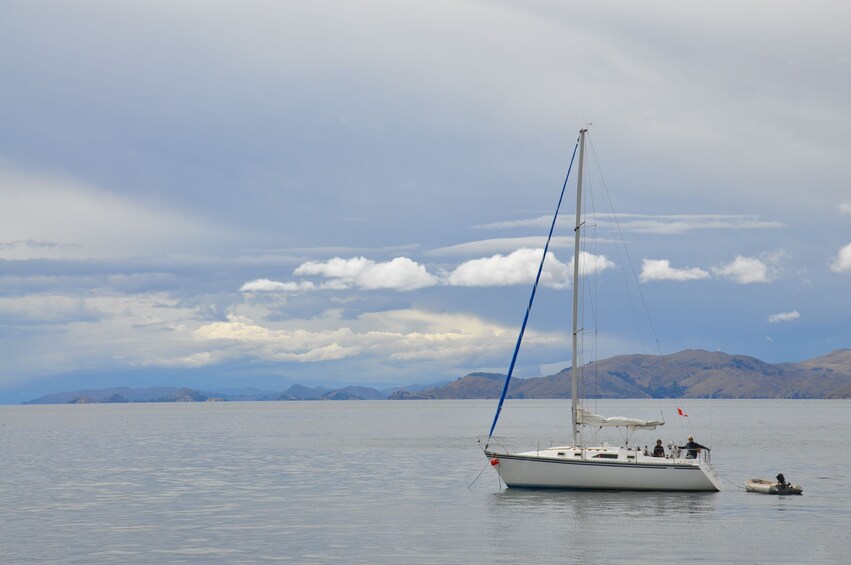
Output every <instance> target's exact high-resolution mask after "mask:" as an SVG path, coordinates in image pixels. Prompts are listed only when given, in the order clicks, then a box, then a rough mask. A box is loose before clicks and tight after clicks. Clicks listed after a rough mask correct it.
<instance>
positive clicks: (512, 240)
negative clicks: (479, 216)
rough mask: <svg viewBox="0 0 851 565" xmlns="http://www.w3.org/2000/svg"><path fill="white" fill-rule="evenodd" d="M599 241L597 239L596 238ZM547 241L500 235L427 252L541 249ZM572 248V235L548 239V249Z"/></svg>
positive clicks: (439, 253) (536, 237) (462, 253)
mask: <svg viewBox="0 0 851 565" xmlns="http://www.w3.org/2000/svg"><path fill="white" fill-rule="evenodd" d="M598 241H599V240H598ZM546 243H547V238H546V236H529V237H502V238H494V239H483V240H480V241H470V242H467V243H459V244H458V245H450V246H447V247H439V248H437V249H432V250H431V251H429V252H428V254H429V255H438V256H440V255H484V254H488V253H490V254H494V253H510V252H512V251H517V250H518V249H523V248H535V247H539V248H541V249H543V247H544V245H545V244H546ZM566 248H571V249H572V248H573V237H567V236H556V237H553V238H552V240H551V241H550V249H566Z"/></svg>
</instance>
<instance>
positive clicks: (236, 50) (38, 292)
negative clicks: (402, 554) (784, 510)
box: [0, 0, 851, 402]
mask: <svg viewBox="0 0 851 565" xmlns="http://www.w3.org/2000/svg"><path fill="white" fill-rule="evenodd" d="M0 13H2V17H0V44H2V49H0V76H2V77H3V79H2V80H3V85H2V87H0V336H2V339H0V402H20V401H23V400H28V399H31V398H34V397H36V396H39V395H40V394H45V393H48V392H57V391H63V390H77V389H80V388H106V387H111V386H121V385H127V386H136V387H142V386H196V387H204V386H206V387H207V388H209V389H212V388H216V387H218V388H219V389H222V388H225V387H232V388H236V387H259V388H265V389H270V390H284V389H286V388H288V387H289V386H290V385H291V384H295V383H300V384H304V385H307V386H320V385H322V386H346V385H349V384H356V385H366V386H374V387H376V388H390V387H394V386H404V385H409V384H414V383H420V384H427V383H433V382H440V381H446V380H454V379H456V378H459V377H461V376H463V375H465V374H467V373H469V372H471V371H493V372H500V373H504V372H506V371H507V368H508V365H509V362H510V360H511V354H512V351H513V348H514V344H515V342H516V339H517V334H518V331H519V327H520V324H521V322H522V320H523V315H524V312H525V309H526V305H527V303H528V298H529V293H530V291H531V285H532V281H533V279H534V275H535V272H536V270H537V267H538V262H539V261H540V258H541V254H542V249H543V244H544V241H545V237H546V235H547V231H548V228H549V224H550V222H551V220H552V215H553V212H554V209H555V205H556V202H557V201H558V198H559V193H560V191H561V188H562V184H563V182H564V177H565V174H566V171H567V167H568V164H569V162H570V157H571V154H572V152H573V149H574V146H575V143H576V138H577V132H578V130H579V129H580V128H583V127H588V129H589V143H588V147H589V157H590V159H589V166H588V173H589V175H588V177H589V183H590V184H591V185H593V186H594V187H599V188H602V194H603V196H601V197H600V199H599V200H592V199H591V197H589V199H588V202H589V203H591V202H593V205H594V209H595V210H598V209H599V210H602V209H603V208H604V207H603V206H602V204H604V203H605V204H606V205H608V204H609V203H611V207H612V209H613V210H614V212H615V213H616V214H617V215H616V216H612V215H611V214H608V215H607V214H601V215H598V216H595V218H594V220H593V224H591V223H589V226H593V229H592V230H589V231H593V232H594V233H595V234H596V236H597V241H598V244H597V247H595V248H594V249H593V250H591V251H589V253H590V254H589V255H588V256H587V259H588V261H589V262H588V263H587V264H588V265H589V266H593V269H589V270H593V271H594V272H595V273H596V276H595V279H594V280H595V281H596V282H595V283H594V285H593V287H594V289H596V291H595V292H596V293H597V294H595V295H594V296H595V298H594V299H593V303H594V304H595V305H597V306H595V308H594V310H593V311H594V315H595V316H596V322H597V324H596V328H597V329H596V331H595V332H593V333H592V332H590V331H589V332H588V334H587V335H588V336H593V337H586V339H587V340H588V341H593V344H594V348H595V349H596V354H597V355H598V356H599V357H600V358H605V357H608V356H611V355H617V354H630V353H651V354H655V353H658V352H660V351H661V352H662V353H673V352H676V351H680V350H682V349H688V348H699V349H706V350H721V351H725V352H728V353H737V354H744V355H752V356H755V357H758V358H760V359H763V360H765V361H769V362H781V361H801V360H805V359H808V358H812V357H815V356H819V355H823V354H826V353H828V352H830V351H832V350H834V349H839V348H848V347H851V301H850V300H849V296H851V293H849V290H851V158H849V155H851V97H850V96H849V92H851V36H849V34H848V33H847V28H848V22H849V21H851V5H849V4H848V3H846V2H840V1H838V0H836V1H818V0H817V1H808V2H790V1H770V2H769V1H754V2H748V3H744V4H743V3H741V2H732V1H727V0H721V1H718V2H713V3H712V4H705V5H704V4H699V5H695V4H694V3H682V2H673V1H661V2H653V3H637V2H630V1H619V0H613V1H605V2H580V1H563V0H562V1H534V0H530V1H525V2H507V1H465V0H453V1H451V2H450V1H442V0H429V1H404V0H393V1H384V0H375V1H358V2H349V1H340V0H317V1H311V2H293V1H285V2H273V1H246V2H232V1H225V0H221V1H216V0H210V1H204V2H200V1H191V0H183V1H180V2H174V1H167V2H166V1H156V0H149V1H146V2H136V3H127V2H107V1H83V0H80V1H74V2H66V1H53V2H52V1H14V0H5V1H4V2H2V4H0ZM587 124H591V125H587ZM574 174H575V172H574ZM572 188H573V185H572V183H569V185H568V189H569V190H568V194H567V195H566V196H565V203H564V205H563V208H562V210H561V216H560V220H559V222H558V225H557V226H556V228H557V229H556V234H555V237H554V240H553V244H552V245H551V247H550V254H551V255H550V257H549V259H548V261H547V262H546V263H545V268H544V271H543V276H542V283H541V288H540V289H539V291H538V295H537V297H536V303H535V308H533V311H532V315H531V316H530V321H529V329H528V330H527V333H526V336H525V340H524V344H523V348H522V349H521V354H520V357H519V358H518V364H517V368H516V369H515V374H516V375H517V376H520V377H533V376H541V375H547V374H552V373H553V372H555V371H557V370H559V369H561V368H563V367H566V366H569V365H570V357H571V353H570V331H571V330H570V307H571V306H570V286H571V282H570V275H571V272H572V261H573V243H572V236H573V231H572V224H571V222H572V215H573V213H574V206H575V200H573V199H574V198H575V197H574V196H572V192H571V190H572ZM598 205H599V206H598ZM618 235H622V236H623V239H624V240H625V241H626V244H627V245H626V248H625V249H626V251H624V250H622V248H621V247H620V246H617V245H615V244H614V243H613V242H614V241H615V236H618ZM581 264H582V263H581ZM630 279H634V280H635V281H636V282H635V285H634V288H635V289H636V293H635V294H634V298H629V297H630V296H632V294H631V293H632V292H633V291H627V292H622V291H617V290H616V284H618V283H622V282H623V281H625V280H626V281H628V280H630ZM606 291H609V294H610V295H611V296H613V299H612V300H606V299H604V298H603V296H605V295H606V294H607V292H606ZM638 291H640V293H639V292H638ZM628 298H629V300H627V299H628ZM539 304H540V306H539ZM645 306H646V310H647V311H648V312H649V313H650V319H651V320H652V327H651V328H652V329H651V330H650V332H649V333H648V332H647V330H646V329H642V326H641V324H640V323H639V318H640V317H641V316H640V315H639V316H637V315H636V312H638V313H639V314H641V312H643V311H644V310H645Z"/></svg>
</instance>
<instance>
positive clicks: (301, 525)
mask: <svg viewBox="0 0 851 565" xmlns="http://www.w3.org/2000/svg"><path fill="white" fill-rule="evenodd" d="M661 407H662V408H663V409H664V415H665V417H666V419H667V421H668V424H667V425H666V426H665V427H664V428H661V429H659V430H657V431H654V432H644V433H640V435H637V436H636V438H637V439H638V441H637V442H634V443H639V444H641V445H644V444H645V443H646V444H651V445H652V443H653V442H654V441H655V439H656V437H657V436H658V437H661V438H664V439H665V443H666V444H667V440H668V439H673V440H675V441H682V440H684V439H685V437H686V436H687V435H688V434H689V433H692V432H693V433H694V435H695V437H696V439H697V441H699V442H700V443H704V444H709V443H711V445H712V448H713V449H712V459H713V463H714V465H715V466H716V468H717V469H718V471H719V472H720V473H721V475H722V476H723V477H724V479H725V481H724V484H725V490H724V491H722V492H720V493H701V494H666V493H627V492H608V493H600V492H551V491H529V490H513V489H512V490H506V489H505V488H502V489H500V485H499V482H498V478H497V475H496V473H495V472H494V471H493V469H491V468H490V467H489V466H487V465H486V461H485V458H484V456H483V455H482V452H481V449H480V447H479V446H478V444H477V441H476V439H477V438H476V436H477V435H480V434H483V433H486V432H487V429H488V428H489V426H490V422H491V419H492V417H493V411H494V408H495V401H418V402H417V401H411V402H391V401H378V402H365V401H361V402H256V403H254V402H245V403H200V404H101V405H61V406H59V405H57V406H0V562H2V563H163V562H167V563H256V562H265V561H280V562H288V563H327V562H339V563H489V564H490V563H533V562H534V563H571V562H582V563H645V562H655V563H677V564H681V563H683V562H684V561H699V562H708V563H719V562H730V563H790V564H791V563H795V564H797V563H848V562H849V559H851V533H849V528H851V485H849V471H848V470H849V468H851V455H849V453H851V452H849V450H848V447H849V445H851V403H849V402H848V401H805V400H794V401H775V400H763V401H724V400H714V401H689V403H688V404H687V411H688V413H689V418H688V419H686V418H677V417H674V416H672V415H671V414H673V413H674V410H673V408H672V405H671V404H670V403H669V402H668V401H663V405H662V406H661ZM592 408H595V409H597V410H599V411H600V412H601V413H605V414H608V415H629V416H636V417H648V418H656V417H658V416H659V404H658V403H656V402H655V401H607V402H602V401H601V402H600V403H599V404H598V405H597V406H592ZM566 410H567V405H566V404H565V402H564V401H536V400H535V401H533V400H524V401H515V402H509V403H507V404H506V408H505V409H504V410H503V419H504V421H503V420H501V421H500V426H498V428H497V434H498V435H511V436H516V437H520V438H535V437H540V438H542V439H544V438H546V437H548V436H552V437H555V434H557V433H558V431H557V426H556V425H555V424H556V422H557V421H559V420H561V421H565V420H566V419H567V418H566ZM689 424H690V425H692V426H694V428H690V427H688V426H689ZM483 468H484V473H483V474H482V475H481V477H480V478H479V479H478V480H475V479H476V477H477V475H479V473H480V471H482V469H483ZM781 471H782V472H783V473H784V474H785V475H786V477H787V479H789V480H792V481H793V482H798V483H801V484H802V485H803V486H804V494H803V496H797V497H776V496H765V495H757V494H750V493H746V492H745V491H744V490H743V488H742V487H743V485H744V481H745V480H746V479H747V478H751V477H764V478H772V477H774V475H775V474H777V473H778V472H781ZM474 480H475V482H474ZM470 483H473V485H472V486H470V487H468V485H470Z"/></svg>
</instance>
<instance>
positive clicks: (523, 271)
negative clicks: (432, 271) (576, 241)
mask: <svg viewBox="0 0 851 565" xmlns="http://www.w3.org/2000/svg"><path fill="white" fill-rule="evenodd" d="M542 253H543V250H542V249H518V250H517V251H515V252H513V253H510V254H508V255H501V254H497V255H493V256H491V257H486V258H482V259H473V260H470V261H466V262H464V263H462V264H460V265H459V266H458V267H456V268H455V270H454V271H452V272H451V273H449V275H448V276H447V279H446V280H447V282H448V283H449V284H450V285H453V286H510V285H516V284H531V283H533V282H534V281H535V276H536V275H537V273H538V266H539V264H540V262H541V254H542ZM579 257H580V269H582V271H583V272H584V273H585V274H590V273H593V272H599V271H603V270H605V269H608V268H611V267H614V265H615V264H614V263H612V262H611V261H609V260H608V259H607V258H606V257H605V256H603V255H592V254H591V253H587V252H585V251H582V252H580V254H579ZM572 273H573V260H572V259H571V261H570V262H569V263H567V264H565V263H563V262H561V261H559V260H558V259H557V258H556V257H555V255H553V254H552V253H548V254H547V260H546V262H545V263H544V268H543V271H541V284H543V285H544V286H550V287H553V288H564V287H566V286H568V285H569V284H570V280H571V277H572V276H573V275H572Z"/></svg>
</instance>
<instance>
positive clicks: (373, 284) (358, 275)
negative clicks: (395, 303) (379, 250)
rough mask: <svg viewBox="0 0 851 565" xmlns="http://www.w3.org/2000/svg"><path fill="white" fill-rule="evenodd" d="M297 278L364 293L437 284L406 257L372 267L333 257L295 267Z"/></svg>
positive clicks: (372, 263)
mask: <svg viewBox="0 0 851 565" xmlns="http://www.w3.org/2000/svg"><path fill="white" fill-rule="evenodd" d="M293 274H295V275H297V276H319V277H324V278H326V279H330V280H329V281H327V282H326V283H324V285H323V287H325V288H337V289H343V288H349V287H352V286H356V287H358V288H362V289H366V290H378V289H389V290H399V291H405V290H417V289H420V288H425V287H429V286H433V285H435V284H437V283H438V279H437V277H435V276H433V275H431V274H429V272H428V271H427V270H426V268H425V267H424V266H422V265H420V264H419V263H416V262H415V261H412V260H411V259H409V258H407V257H396V258H395V259H393V260H392V261H387V262H383V263H376V262H375V261H372V260H370V259H367V258H366V257H355V258H352V259H343V258H341V257H335V258H333V259H331V260H329V261H325V262H316V261H309V262H307V263H303V264H301V265H300V266H298V267H297V268H296V269H295V271H294V272H293Z"/></svg>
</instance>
